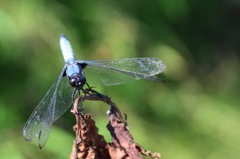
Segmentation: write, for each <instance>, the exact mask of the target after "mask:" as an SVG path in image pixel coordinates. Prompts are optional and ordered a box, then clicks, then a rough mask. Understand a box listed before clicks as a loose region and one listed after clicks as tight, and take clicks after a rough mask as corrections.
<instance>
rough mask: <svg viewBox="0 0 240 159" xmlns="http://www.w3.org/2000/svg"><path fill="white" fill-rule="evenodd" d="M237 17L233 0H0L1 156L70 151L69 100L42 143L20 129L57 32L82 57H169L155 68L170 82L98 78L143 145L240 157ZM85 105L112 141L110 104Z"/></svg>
mask: <svg viewBox="0 0 240 159" xmlns="http://www.w3.org/2000/svg"><path fill="white" fill-rule="evenodd" d="M239 17H240V2H239V1H238V0H220V1H217V0H215V1H214V0H212V1H193V0H192V1H191V0H138V1H133V0H128V1H126V0H121V1H114V0H107V1H100V0H91V1H90V0H88V1H87V0H86V1H83V0H78V1H73V0H70V1H63V0H59V1H55V0H48V1H43V0H35V1H31V0H19V1H17V0H15V1H14V0H13V1H7V0H1V2H0V72H1V77H0V158H11V159H15V158H16V159H21V158H23V159H25V158H28V159H30V158H69V154H70V152H71V149H72V143H73V140H74V135H75V134H74V132H73V131H72V126H73V125H74V124H75V118H74V116H73V115H72V114H71V113H70V111H69V110H68V111H67V112H66V113H65V114H64V115H63V116H62V117H61V118H60V119H59V120H58V121H57V122H56V123H55V124H54V126H53V129H52V132H51V135H50V137H49V140H48V143H47V145H46V147H45V149H44V150H39V148H38V146H37V144H36V142H30V143H29V142H25V141H24V140H23V137H22V128H23V126H24V124H25V122H26V121H27V119H28V117H29V116H30V114H31V113H32V111H33V110H34V109H35V107H36V105H37V104H38V103H39V101H40V100H41V99H42V97H43V96H44V95H45V93H46V92H47V90H48V88H49V87H50V86H51V84H52V83H53V82H54V81H55V80H56V78H57V76H58V75H59V73H60V71H61V69H62V67H63V65H64V60H63V57H62V55H61V52H60V47H59V36H60V34H62V33H64V34H65V35H66V36H67V37H68V39H69V40H70V42H71V44H72V47H73V49H74V51H75V56H76V57H77V58H78V59H88V60H98V59H119V58H132V57H155V58H159V59H161V60H163V61H164V62H165V63H166V65H167V70H166V71H165V72H164V74H161V75H160V77H161V78H164V79H166V81H167V82H166V83H156V82H151V81H146V80H140V81H135V82H130V83H128V84H124V85H119V86H113V87H104V86H101V85H100V86H96V90H98V91H100V92H102V93H103V94H106V95H109V96H111V97H112V100H113V101H114V102H115V103H116V104H117V105H118V106H119V108H120V109H121V111H122V112H124V113H126V114H127V115H128V124H129V127H130V131H131V133H132V135H133V137H134V139H135V141H136V142H137V143H139V144H141V145H142V146H144V147H145V149H148V150H151V151H154V152H155V151H157V152H160V153H161V155H162V159H202V158H205V159H236V158H240V154H239V151H240V113H239V111H240V108H239V103H240V98H239V92H240V82H239V80H238V79H239V75H240V71H239V52H240V45H239V41H240V19H239ZM90 85H92V84H91V83H90ZM94 86H95V85H94ZM86 105H87V106H86V110H85V113H88V112H89V113H92V114H93V115H94V119H95V121H96V124H97V126H98V128H99V131H100V133H101V134H103V135H104V137H105V138H106V140H108V141H111V140H110V139H111V138H110V135H109V133H108V131H107V129H106V127H105V126H106V124H107V118H106V111H107V110H108V106H107V105H105V104H103V103H99V102H87V103H86Z"/></svg>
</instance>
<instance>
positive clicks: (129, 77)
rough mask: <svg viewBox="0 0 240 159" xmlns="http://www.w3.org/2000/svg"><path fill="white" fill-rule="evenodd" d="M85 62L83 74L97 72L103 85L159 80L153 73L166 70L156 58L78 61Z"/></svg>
mask: <svg viewBox="0 0 240 159" xmlns="http://www.w3.org/2000/svg"><path fill="white" fill-rule="evenodd" d="M78 63H80V64H83V65H84V64H85V65H86V67H85V68H84V74H85V75H86V77H87V76H88V75H90V76H92V75H93V74H97V75H98V76H99V77H98V78H100V80H101V82H102V83H103V84H104V85H109V86H110V85H118V84H122V83H126V82H129V81H133V80H137V79H148V80H153V81H159V80H160V79H159V78H158V77H156V76H155V75H157V74H159V73H161V72H163V71H165V70H166V65H165V64H164V63H163V62H162V61H161V60H159V59H156V58H128V59H119V60H111V61H78Z"/></svg>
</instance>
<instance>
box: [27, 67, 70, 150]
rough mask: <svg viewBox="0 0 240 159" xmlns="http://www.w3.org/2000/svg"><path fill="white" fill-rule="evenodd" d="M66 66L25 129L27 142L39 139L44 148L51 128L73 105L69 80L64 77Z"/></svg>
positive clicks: (40, 145) (41, 146)
mask: <svg viewBox="0 0 240 159" xmlns="http://www.w3.org/2000/svg"><path fill="white" fill-rule="evenodd" d="M65 68H66V66H64V68H63V70H62V72H61V74H60V75H59V77H58V79H57V81H56V82H55V83H54V84H53V85H52V86H51V87H50V89H49V90H48V92H47V93H46V95H45V96H44V98H43V99H42V100H41V102H40V103H39V104H38V105H37V107H36V109H35V110H34V111H33V113H32V115H31V116H30V118H29V119H28V121H27V122H26V124H25V126H24V128H23V136H24V139H25V140H27V141H31V140H34V139H36V138H38V143H39V147H40V148H43V147H44V146H45V144H46V142H47V139H48V137H49V134H50V130H51V126H52V124H53V122H54V121H56V120H57V119H58V118H59V117H60V116H61V115H62V114H63V113H64V112H65V111H66V110H67V109H68V108H69V106H70V105H71V103H72V97H71V95H72V90H73V89H72V88H71V87H70V86H69V83H68V79H67V78H65V77H62V76H63V74H64V71H65Z"/></svg>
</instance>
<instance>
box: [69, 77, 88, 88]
mask: <svg viewBox="0 0 240 159" xmlns="http://www.w3.org/2000/svg"><path fill="white" fill-rule="evenodd" d="M69 83H70V85H71V86H72V87H74V88H76V89H77V90H80V89H82V87H83V86H84V84H85V83H86V78H85V77H84V76H83V75H81V74H73V75H72V76H71V77H70V78H69Z"/></svg>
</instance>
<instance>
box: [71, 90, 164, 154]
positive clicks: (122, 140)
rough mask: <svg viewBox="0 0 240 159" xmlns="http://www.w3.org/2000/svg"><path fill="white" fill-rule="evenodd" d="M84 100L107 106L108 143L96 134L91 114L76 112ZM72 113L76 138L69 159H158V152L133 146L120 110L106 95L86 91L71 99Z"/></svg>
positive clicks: (134, 144) (133, 143) (132, 140)
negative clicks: (147, 158)
mask: <svg viewBox="0 0 240 159" xmlns="http://www.w3.org/2000/svg"><path fill="white" fill-rule="evenodd" d="M85 100H94V101H103V102H105V103H107V104H108V105H109V106H110V110H109V111H108V120H109V123H108V124H107V128H108V130H109V132H110V134H111V136H112V142H110V143H107V142H106V141H105V140H104V137H103V136H102V135H99V134H98V128H97V127H96V125H95V121H94V120H93V118H92V115H91V114H85V115H84V114H82V112H81V111H80V110H79V109H78V105H79V103H82V102H84V101H85ZM72 113H73V114H74V115H75V117H76V121H77V123H76V125H75V126H74V131H75V132H76V139H75V141H74V145H73V149H72V153H71V155H70V159H80V158H83V159H110V158H111V159H128V158H134V159H141V158H143V157H142V156H140V154H142V155H144V156H148V157H151V158H160V153H151V152H150V151H146V150H144V148H143V147H141V146H140V145H138V144H137V143H135V141H134V139H133V137H132V136H131V134H130V132H129V129H128V125H127V123H126V121H124V120H123V118H122V115H121V112H120V110H119V109H118V107H117V106H116V105H115V104H114V103H113V102H112V101H111V100H110V98H109V97H108V96H105V95H102V94H100V93H98V92H96V91H94V90H91V89H86V90H85V95H83V96H80V97H78V98H77V99H76V100H75V102H74V107H73V109H72Z"/></svg>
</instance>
